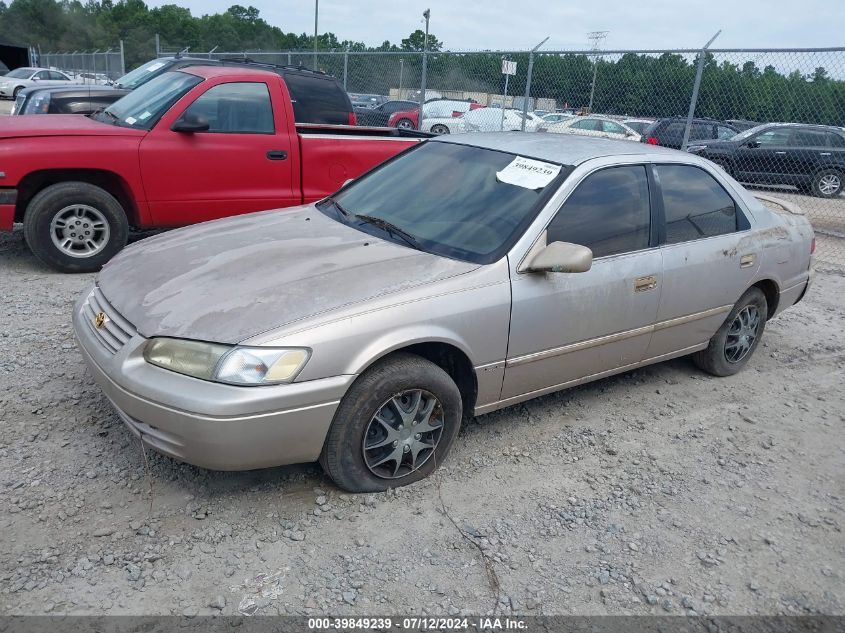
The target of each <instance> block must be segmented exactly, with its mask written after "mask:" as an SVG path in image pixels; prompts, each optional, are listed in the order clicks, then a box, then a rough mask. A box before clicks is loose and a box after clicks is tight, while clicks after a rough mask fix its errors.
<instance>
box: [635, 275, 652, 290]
mask: <svg viewBox="0 0 845 633" xmlns="http://www.w3.org/2000/svg"><path fill="white" fill-rule="evenodd" d="M654 288H657V275H648V276H646V277H637V278H636V279H634V292H645V291H646V290H653V289H654Z"/></svg>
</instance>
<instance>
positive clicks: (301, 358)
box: [144, 338, 310, 385]
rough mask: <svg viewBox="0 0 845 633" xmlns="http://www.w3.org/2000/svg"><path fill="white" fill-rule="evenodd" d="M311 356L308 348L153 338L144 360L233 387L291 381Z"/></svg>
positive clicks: (145, 352)
mask: <svg viewBox="0 0 845 633" xmlns="http://www.w3.org/2000/svg"><path fill="white" fill-rule="evenodd" d="M309 356H310V351H309V350H308V349H305V348H291V347H285V348H282V347H246V346H240V345H220V344H218V343H204V342H202V341H190V340H185V339H176V338H154V339H150V340H149V341H148V342H147V344H146V346H145V347H144V359H145V360H146V361H147V362H148V363H150V364H152V365H156V366H158V367H162V368H164V369H169V370H170V371H175V372H177V373H180V374H185V375H186V376H193V377H194V378H199V379H201V380H210V381H213V382H222V383H227V384H231V385H274V384H279V383H283V382H291V381H292V380H293V379H294V378H296V376H297V374H298V373H299V372H300V370H301V369H302V368H303V367H304V366H305V363H306V362H307V361H308V358H309Z"/></svg>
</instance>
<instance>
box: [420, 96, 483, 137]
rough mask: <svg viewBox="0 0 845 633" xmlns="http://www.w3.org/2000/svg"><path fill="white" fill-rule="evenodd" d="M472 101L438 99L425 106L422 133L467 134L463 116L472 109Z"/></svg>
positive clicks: (421, 126)
mask: <svg viewBox="0 0 845 633" xmlns="http://www.w3.org/2000/svg"><path fill="white" fill-rule="evenodd" d="M473 105H474V104H473V103H472V102H471V101H457V100H454V99H438V100H436V101H429V102H428V103H426V104H425V105H424V106H423V121H422V125H420V131H422V132H432V133H434V134H459V133H460V132H465V131H466V130H465V129H464V128H463V121H461V114H465V113H467V112H469V111H470V110H471V109H472V106H473Z"/></svg>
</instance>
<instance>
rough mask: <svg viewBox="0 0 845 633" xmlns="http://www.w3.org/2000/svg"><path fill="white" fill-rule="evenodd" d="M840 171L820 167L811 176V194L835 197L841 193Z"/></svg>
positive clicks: (820, 196)
mask: <svg viewBox="0 0 845 633" xmlns="http://www.w3.org/2000/svg"><path fill="white" fill-rule="evenodd" d="M842 178H843V176H842V172H841V171H839V170H838V169H830V168H828V169H822V170H820V171H818V172H816V175H815V176H813V195H815V196H818V197H819V198H835V197H836V196H838V195H839V194H840V193H842V185H843V182H842Z"/></svg>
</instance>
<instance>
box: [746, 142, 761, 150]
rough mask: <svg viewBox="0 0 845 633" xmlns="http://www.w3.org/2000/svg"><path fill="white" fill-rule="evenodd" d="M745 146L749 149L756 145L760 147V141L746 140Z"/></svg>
mask: <svg viewBox="0 0 845 633" xmlns="http://www.w3.org/2000/svg"><path fill="white" fill-rule="evenodd" d="M745 146H746V147H749V148H751V149H755V148H757V147H760V141H748V143H746V144H745Z"/></svg>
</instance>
